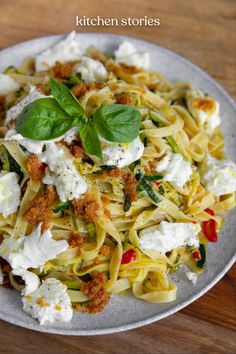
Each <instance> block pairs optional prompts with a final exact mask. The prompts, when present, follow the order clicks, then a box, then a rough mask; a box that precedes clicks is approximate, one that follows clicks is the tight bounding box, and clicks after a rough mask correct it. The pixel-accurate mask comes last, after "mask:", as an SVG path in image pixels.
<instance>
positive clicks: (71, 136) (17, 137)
mask: <svg viewBox="0 0 236 354" xmlns="http://www.w3.org/2000/svg"><path fill="white" fill-rule="evenodd" d="M77 133H78V127H73V128H71V129H70V130H68V131H67V132H66V133H65V134H63V135H61V136H60V137H58V138H57V139H52V140H50V141H49V140H32V139H27V138H25V137H23V136H22V135H21V134H18V133H17V132H16V130H15V129H10V130H9V131H8V132H7V134H6V135H5V137H4V140H13V141H17V142H18V143H19V144H20V145H22V146H24V148H25V149H26V150H27V151H29V152H30V153H31V154H36V155H40V154H41V153H42V150H43V148H44V146H45V144H47V143H50V142H57V141H60V140H64V141H65V142H66V143H68V144H71V143H72V141H73V140H75V139H76V137H77ZM39 157H40V156H39Z"/></svg>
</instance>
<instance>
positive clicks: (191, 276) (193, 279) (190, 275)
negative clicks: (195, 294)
mask: <svg viewBox="0 0 236 354" xmlns="http://www.w3.org/2000/svg"><path fill="white" fill-rule="evenodd" d="M185 276H186V278H187V279H188V280H190V281H191V282H192V283H193V285H196V283H197V280H198V275H197V273H194V272H186V273H185Z"/></svg>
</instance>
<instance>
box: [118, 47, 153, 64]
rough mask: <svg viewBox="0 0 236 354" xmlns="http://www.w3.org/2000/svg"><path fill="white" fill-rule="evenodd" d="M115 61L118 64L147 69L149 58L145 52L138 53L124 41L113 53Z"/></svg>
mask: <svg viewBox="0 0 236 354" xmlns="http://www.w3.org/2000/svg"><path fill="white" fill-rule="evenodd" d="M115 61H116V62H117V63H118V64H120V63H124V64H127V65H133V66H136V67H138V68H144V69H148V67H149V65H150V56H149V53H147V52H139V51H138V50H137V49H136V48H135V46H134V45H133V44H132V43H130V42H128V41H124V42H122V43H121V44H120V45H119V48H118V49H117V50H116V51H115Z"/></svg>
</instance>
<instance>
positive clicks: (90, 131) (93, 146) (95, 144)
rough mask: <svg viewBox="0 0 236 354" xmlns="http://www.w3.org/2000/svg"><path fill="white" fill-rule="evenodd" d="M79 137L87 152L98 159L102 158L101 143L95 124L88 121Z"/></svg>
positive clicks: (82, 127) (81, 129) (80, 131)
mask: <svg viewBox="0 0 236 354" xmlns="http://www.w3.org/2000/svg"><path fill="white" fill-rule="evenodd" d="M79 135H80V138H81V141H82V145H83V147H84V149H85V151H86V152H87V153H89V154H92V155H95V156H97V157H102V149H101V143H100V140H99V139H98V135H97V132H96V130H95V128H94V125H93V122H91V121H88V122H87V123H85V124H83V125H82V126H81V127H80V130H79Z"/></svg>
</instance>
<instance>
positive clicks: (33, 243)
mask: <svg viewBox="0 0 236 354" xmlns="http://www.w3.org/2000/svg"><path fill="white" fill-rule="evenodd" d="M68 247H69V244H68V242H67V241H66V240H60V241H56V240H53V238H52V234H51V231H50V230H46V231H44V232H43V233H42V235H41V224H39V226H38V227H37V228H35V229H34V230H33V231H32V233H31V234H30V235H28V236H20V237H19V238H18V239H15V238H13V237H8V238H5V239H4V240H3V242H2V244H1V246H0V256H1V257H2V258H4V259H6V260H7V261H8V263H9V264H10V265H11V267H12V269H13V270H16V271H18V270H26V269H28V268H42V267H43V266H44V264H45V263H46V262H47V261H49V260H50V259H54V258H55V257H56V256H57V255H58V254H59V253H61V252H64V251H65V250H66V249H67V248H68Z"/></svg>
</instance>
